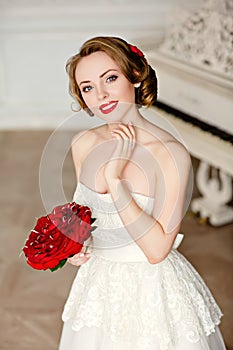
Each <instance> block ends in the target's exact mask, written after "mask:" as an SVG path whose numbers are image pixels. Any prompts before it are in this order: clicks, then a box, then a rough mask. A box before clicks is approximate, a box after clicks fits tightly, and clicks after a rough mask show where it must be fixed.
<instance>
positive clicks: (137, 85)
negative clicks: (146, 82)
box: [133, 82, 141, 88]
mask: <svg viewBox="0 0 233 350" xmlns="http://www.w3.org/2000/svg"><path fill="white" fill-rule="evenodd" d="M133 85H134V87H135V88H139V87H140V86H141V82H139V83H135V84H133Z"/></svg>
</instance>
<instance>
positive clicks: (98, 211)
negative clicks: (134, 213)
mask: <svg viewBox="0 0 233 350" xmlns="http://www.w3.org/2000/svg"><path fill="white" fill-rule="evenodd" d="M131 195H132V197H133V199H134V200H135V202H136V203H137V205H138V206H139V207H140V208H141V209H142V210H143V211H145V212H146V213H147V214H149V215H151V214H152V213H153V207H154V197H150V196H146V195H144V194H140V193H134V192H131ZM73 201H75V202H76V203H78V204H81V205H86V206H88V207H89V208H90V209H91V211H92V217H93V218H95V219H96V220H95V223H94V225H95V226H96V227H97V228H96V229H95V230H94V231H93V232H92V237H93V240H92V242H91V243H89V247H88V250H89V252H90V253H91V254H93V255H97V256H102V257H105V258H106V259H110V260H113V261H147V258H146V256H145V255H144V253H143V252H142V250H141V249H140V248H139V246H138V245H137V243H136V242H135V241H134V240H133V239H132V237H131V236H130V235H129V233H128V231H127V230H126V228H125V227H124V224H123V222H122V220H121V217H120V215H119V214H118V211H117V209H116V207H115V205H114V202H113V200H112V196H111V194H110V193H98V192H96V191H94V190H92V189H90V188H89V187H87V186H86V185H84V184H83V183H81V182H78V184H77V187H76V190H75V193H74V196H73ZM182 239H183V234H178V235H177V237H176V240H175V242H174V244H173V249H176V248H177V247H178V246H179V244H180V242H181V241H182Z"/></svg>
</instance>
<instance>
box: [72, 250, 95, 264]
mask: <svg viewBox="0 0 233 350" xmlns="http://www.w3.org/2000/svg"><path fill="white" fill-rule="evenodd" d="M85 251H86V247H83V248H82V250H81V251H80V252H79V253H77V254H75V255H74V256H72V257H71V258H68V259H67V261H68V263H70V264H72V265H74V266H80V265H82V264H84V263H86V262H87V261H88V260H89V259H90V258H91V255H90V253H88V252H86V253H85Z"/></svg>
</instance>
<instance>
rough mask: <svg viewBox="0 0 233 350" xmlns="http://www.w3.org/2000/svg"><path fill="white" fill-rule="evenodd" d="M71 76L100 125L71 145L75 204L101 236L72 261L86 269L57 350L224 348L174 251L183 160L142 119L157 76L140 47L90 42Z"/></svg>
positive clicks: (176, 146)
mask: <svg viewBox="0 0 233 350" xmlns="http://www.w3.org/2000/svg"><path fill="white" fill-rule="evenodd" d="M67 72H68V74H69V78H70V92H71V94H72V96H73V97H74V98H75V100H76V101H77V102H78V103H79V104H80V106H81V107H82V108H83V109H85V110H86V111H87V113H88V114H89V115H90V116H92V115H96V116H97V117H99V118H100V119H101V120H103V121H104V122H105V123H104V124H103V125H101V126H99V127H96V128H92V129H90V130H85V131H82V132H79V133H78V134H77V135H76V137H75V138H74V140H73V144H72V154H73V160H74V166H75V169H76V175H77V188H76V191H75V193H74V200H75V201H76V202H77V203H80V204H84V205H88V206H89V207H90V208H91V209H92V213H93V217H95V218H96V221H95V225H96V226H97V228H96V229H95V231H93V232H92V238H91V239H90V240H89V241H88V242H87V244H86V246H87V248H86V247H85V250H83V251H82V252H81V253H79V254H77V255H75V256H74V257H72V258H70V259H69V262H70V263H71V264H73V265H76V266H80V265H82V266H81V267H80V268H79V271H78V273H77V277H76V278H75V280H74V282H73V286H72V289H71V292H70V295H69V297H68V300H67V302H66V304H65V308H64V312H63V321H64V327H63V332H62V337H61V342H60V347H59V349H60V350H78V349H82V350H97V349H98V350H119V349H123V350H126V349H129V350H137V349H138V350H139V349H143V350H146V349H148V350H187V349H188V350H207V349H208V350H210V349H211V350H213V349H214V350H222V349H225V346H224V343H223V340H222V336H221V334H220V331H219V329H218V324H219V323H220V318H221V316H222V313H221V310H220V309H219V307H218V305H217V304H216V302H215V300H214V298H213V296H212V295H211V293H210V291H209V289H208V288H207V286H206V285H205V284H204V282H203V280H202V279H201V277H200V276H199V274H198V273H197V272H196V270H195V269H194V268H193V267H192V266H191V265H190V263H189V262H188V261H187V260H186V259H185V258H184V257H183V256H182V255H181V254H180V253H179V252H178V251H177V250H176V248H177V247H178V245H179V243H180V241H181V238H182V235H181V234H179V229H180V224H181V221H182V218H183V216H184V212H185V208H184V206H185V192H186V187H187V182H188V176H189V170H190V157H189V154H188V152H187V150H186V148H185V147H184V146H183V145H182V144H181V143H180V142H179V141H178V140H177V139H176V138H174V137H173V136H172V135H171V134H170V133H168V132H167V131H165V130H163V129H161V128H159V127H158V126H156V125H155V124H152V123H151V122H149V121H148V120H147V119H145V118H144V117H143V115H142V113H140V106H150V105H151V104H153V102H154V101H155V100H156V97H157V79H156V74H155V72H154V70H153V69H152V68H151V67H150V65H149V64H148V62H147V60H146V58H145V57H144V55H143V53H142V52H141V51H140V50H139V49H138V48H137V47H135V46H132V45H131V44H129V43H127V42H126V41H124V40H122V39H120V38H115V37H96V38H93V39H90V40H88V41H87V42H85V43H84V44H83V46H82V47H81V50H80V52H79V53H77V54H76V55H75V56H73V57H71V59H70V60H69V61H68V63H67ZM86 249H87V250H86Z"/></svg>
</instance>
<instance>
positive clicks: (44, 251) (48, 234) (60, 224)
mask: <svg viewBox="0 0 233 350" xmlns="http://www.w3.org/2000/svg"><path fill="white" fill-rule="evenodd" d="M91 215H92V212H91V210H90V208H89V207H87V206H82V205H79V204H77V203H75V202H72V203H66V204H64V205H60V206H57V207H55V208H54V209H53V210H52V212H51V213H50V214H48V215H46V216H42V217H40V218H39V219H38V220H37V223H36V226H35V227H34V229H33V230H32V231H31V233H30V235H29V237H28V239H27V240H26V243H25V246H24V248H23V252H24V255H25V257H26V259H27V263H28V264H29V265H30V266H32V267H33V268H34V269H37V270H47V269H50V270H51V271H55V270H57V269H58V268H61V267H62V266H63V265H64V264H65V263H66V260H67V259H68V258H69V257H71V256H73V255H74V254H77V253H79V252H80V251H81V249H82V247H83V244H84V241H85V240H87V239H88V238H89V237H90V235H91V232H92V231H93V230H94V229H95V228H96V227H95V226H91V224H92V223H93V222H94V221H95V219H93V218H92V217H91Z"/></svg>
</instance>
